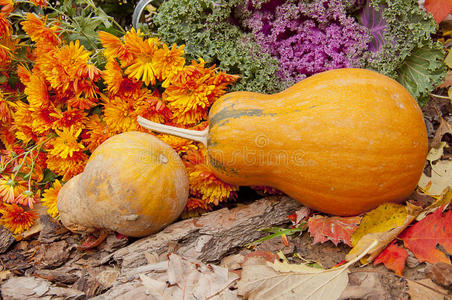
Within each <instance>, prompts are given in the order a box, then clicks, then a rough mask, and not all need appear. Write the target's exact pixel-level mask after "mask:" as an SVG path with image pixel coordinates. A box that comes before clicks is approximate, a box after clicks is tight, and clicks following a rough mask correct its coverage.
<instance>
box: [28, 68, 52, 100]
mask: <svg viewBox="0 0 452 300" xmlns="http://www.w3.org/2000/svg"><path fill="white" fill-rule="evenodd" d="M24 92H25V94H26V95H27V100H28V103H29V104H30V107H31V108H41V107H42V106H48V105H49V104H50V100H49V92H48V89H47V82H46V80H45V78H44V77H43V75H42V74H41V73H39V72H33V73H31V75H30V80H29V81H28V82H27V83H26V84H25V90H24Z"/></svg>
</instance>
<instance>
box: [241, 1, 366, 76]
mask: <svg viewBox="0 0 452 300" xmlns="http://www.w3.org/2000/svg"><path fill="white" fill-rule="evenodd" d="M344 2H345V1H341V0H314V1H310V2H309V3H308V2H307V1H302V0H298V1H293V0H292V1H290V0H287V1H284V0H250V1H248V4H247V5H245V6H244V7H242V8H241V9H242V12H241V14H242V15H244V16H246V17H245V18H244V19H242V20H241V22H242V26H244V27H245V28H246V29H248V30H250V31H251V32H252V33H253V34H254V35H255V37H256V40H257V42H258V43H259V44H260V45H261V47H262V48H263V50H264V51H266V52H268V53H269V54H270V55H272V56H273V57H275V58H276V59H278V61H279V71H278V76H279V77H281V78H282V79H283V80H285V81H288V82H292V83H294V82H297V81H299V80H301V79H303V78H305V77H306V76H310V75H313V74H315V73H318V72H322V71H326V70H330V69H336V68H344V67H361V66H362V62H361V57H362V55H363V53H365V52H366V51H367V50H368V43H369V41H370V38H371V37H370V35H369V34H368V30H367V29H366V28H365V27H364V26H362V25H360V24H358V23H357V22H356V21H355V20H354V19H353V18H352V17H349V16H347V11H346V8H345V4H344Z"/></svg>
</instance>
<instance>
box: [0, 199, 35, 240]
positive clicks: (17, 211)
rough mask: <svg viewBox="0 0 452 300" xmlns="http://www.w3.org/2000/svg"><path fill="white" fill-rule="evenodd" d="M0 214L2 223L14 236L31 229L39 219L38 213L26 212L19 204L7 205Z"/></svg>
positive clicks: (0, 210)
mask: <svg viewBox="0 0 452 300" xmlns="http://www.w3.org/2000/svg"><path fill="white" fill-rule="evenodd" d="M0 213H1V214H2V216H1V218H0V223H1V224H2V225H3V226H4V227H5V228H7V229H8V230H9V231H11V232H12V233H13V234H21V233H22V232H24V231H25V230H27V229H29V228H30V227H31V226H32V225H33V223H34V222H35V220H36V219H37V218H38V214H37V213H36V212H34V211H26V210H24V209H23V208H22V207H20V206H18V205H17V204H11V205H9V204H5V206H4V207H2V208H1V209H0Z"/></svg>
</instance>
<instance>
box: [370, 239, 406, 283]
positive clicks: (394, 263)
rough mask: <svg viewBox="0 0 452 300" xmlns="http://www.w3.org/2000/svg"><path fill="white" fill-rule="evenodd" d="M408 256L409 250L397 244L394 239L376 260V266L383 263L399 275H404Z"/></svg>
mask: <svg viewBox="0 0 452 300" xmlns="http://www.w3.org/2000/svg"><path fill="white" fill-rule="evenodd" d="M407 257H408V252H407V251H406V250H405V249H404V248H402V247H399V246H397V244H396V243H395V241H393V242H392V243H391V244H390V245H389V246H388V247H387V248H386V249H385V250H383V251H382V252H381V253H380V255H378V256H377V258H375V260H374V266H375V265H378V264H380V263H383V264H384V265H385V267H386V268H388V269H390V270H393V271H394V272H395V273H396V274H397V275H399V276H402V272H403V269H404V268H405V261H406V258H407Z"/></svg>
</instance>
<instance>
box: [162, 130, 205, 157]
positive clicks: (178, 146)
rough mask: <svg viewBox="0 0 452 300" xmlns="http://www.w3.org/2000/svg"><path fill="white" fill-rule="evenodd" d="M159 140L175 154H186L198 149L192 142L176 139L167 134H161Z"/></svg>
mask: <svg viewBox="0 0 452 300" xmlns="http://www.w3.org/2000/svg"><path fill="white" fill-rule="evenodd" d="M158 138H159V139H161V140H162V141H164V142H165V143H167V144H168V145H170V146H171V148H173V149H174V150H176V152H177V153H179V154H182V153H187V152H188V151H190V150H198V147H197V146H196V145H195V144H194V142H193V141H192V140H189V139H184V138H180V137H176V136H173V135H168V134H161V135H159V136H158Z"/></svg>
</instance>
